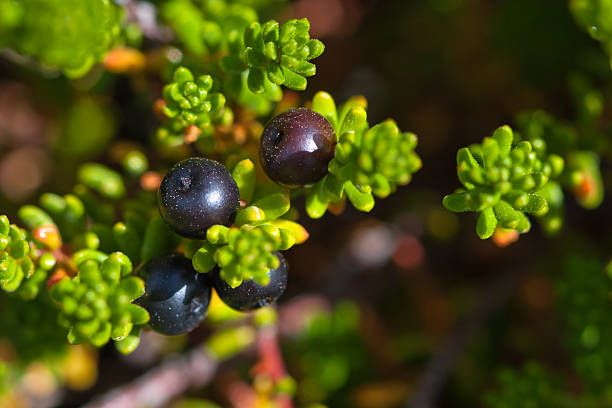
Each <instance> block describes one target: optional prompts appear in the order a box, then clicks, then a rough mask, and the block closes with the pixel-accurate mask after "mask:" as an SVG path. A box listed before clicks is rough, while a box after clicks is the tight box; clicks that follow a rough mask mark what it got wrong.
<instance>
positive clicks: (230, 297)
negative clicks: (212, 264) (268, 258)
mask: <svg viewBox="0 0 612 408" xmlns="http://www.w3.org/2000/svg"><path fill="white" fill-rule="evenodd" d="M274 255H276V257H277V258H278V260H279V261H280V265H279V266H278V268H275V269H271V270H270V271H269V272H268V275H269V276H270V282H269V283H268V285H266V286H261V285H259V284H257V283H256V282H255V281H252V280H245V281H243V282H242V284H240V286H238V287H235V288H232V287H231V286H230V285H228V284H227V283H226V282H225V281H224V280H223V279H221V277H220V276H219V271H218V270H215V271H214V273H213V276H212V282H213V286H214V288H215V290H216V291H217V294H218V295H219V297H220V298H221V300H222V301H223V302H224V303H225V304H226V305H228V306H229V307H231V308H232V309H236V310H240V311H242V312H248V311H250V310H255V309H259V308H260V307H264V306H267V305H269V304H271V303H274V302H276V301H277V300H278V298H279V297H280V296H281V295H282V294H283V292H285V289H286V288H287V271H288V269H289V267H288V265H287V261H285V258H284V257H283V256H282V255H281V254H280V253H278V252H275V253H274Z"/></svg>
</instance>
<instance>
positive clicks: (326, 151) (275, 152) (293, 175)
mask: <svg viewBox="0 0 612 408" xmlns="http://www.w3.org/2000/svg"><path fill="white" fill-rule="evenodd" d="M335 149H336V133H335V132H334V128H333V127H332V126H331V124H330V123H329V122H328V121H327V119H325V118H324V117H323V116H322V115H321V114H319V113H317V112H315V111H313V110H311V109H307V108H297V109H291V110H289V111H287V112H284V113H281V114H280V115H278V116H276V117H275V118H273V119H272V120H271V121H270V122H268V124H267V125H266V127H265V129H264V131H263V134H262V135H261V141H260V146H259V159H260V160H261V165H262V166H263V168H264V171H265V172H266V174H267V175H268V177H270V178H271V179H272V180H274V181H276V182H277V183H280V184H282V185H285V186H287V187H296V186H302V185H305V184H312V183H316V182H317V181H319V180H321V179H322V178H323V177H324V176H325V175H326V174H327V164H328V163H329V161H330V160H331V159H333V158H334V151H335Z"/></svg>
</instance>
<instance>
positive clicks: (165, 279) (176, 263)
mask: <svg viewBox="0 0 612 408" xmlns="http://www.w3.org/2000/svg"><path fill="white" fill-rule="evenodd" d="M138 274H139V275H140V276H142V278H143V279H144V280H145V294H144V295H143V296H141V297H140V298H138V299H137V300H136V302H135V303H137V304H139V305H140V306H142V307H144V308H145V309H146V310H147V311H148V312H149V315H150V316H151V320H150V321H149V324H150V325H151V327H152V328H153V329H154V330H155V331H157V332H160V333H162V334H167V335H176V334H184V333H188V332H190V331H192V330H193V329H195V328H196V326H197V325H199V324H200V322H201V321H202V320H204V318H205V317H206V313H207V312H208V304H209V303H210V295H211V286H210V283H208V280H207V279H206V276H204V275H202V274H200V273H199V272H197V271H196V270H195V269H193V265H192V264H191V261H190V260H189V259H187V258H185V257H184V256H183V255H181V254H178V253H175V254H169V255H163V256H160V257H158V258H154V259H152V260H150V261H149V262H147V263H145V264H144V265H142V266H141V267H140V268H139V270H138Z"/></svg>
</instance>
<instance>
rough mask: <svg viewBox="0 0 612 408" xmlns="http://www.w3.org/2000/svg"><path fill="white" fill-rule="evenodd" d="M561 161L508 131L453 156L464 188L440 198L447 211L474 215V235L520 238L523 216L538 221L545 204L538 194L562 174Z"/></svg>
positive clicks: (524, 222)
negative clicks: (501, 232) (503, 232)
mask: <svg viewBox="0 0 612 408" xmlns="http://www.w3.org/2000/svg"><path fill="white" fill-rule="evenodd" d="M563 167H564V160H563V158H562V157H560V156H558V155H555V154H547V153H546V144H545V142H544V141H543V140H541V139H538V140H533V141H527V140H520V136H518V135H515V134H514V133H513V132H512V129H510V127H508V126H502V127H500V128H498V129H497V130H496V131H495V132H494V133H493V135H492V137H487V138H485V139H484V140H483V142H482V143H481V144H474V145H471V146H469V147H464V148H462V149H460V150H459V151H458V152H457V176H458V178H459V181H461V183H462V184H463V187H464V188H461V189H458V190H457V191H456V192H455V193H453V194H449V195H447V196H446V197H444V200H443V204H444V207H445V208H446V209H448V210H449V211H454V212H465V211H474V212H479V213H480V215H479V217H478V223H477V225H476V232H477V234H478V236H479V237H480V238H481V239H486V238H489V237H491V236H492V235H493V233H494V232H495V229H496V228H497V227H498V226H499V227H501V228H505V229H514V230H517V231H519V232H521V233H524V232H527V231H529V229H530V228H531V223H530V221H529V219H528V218H527V216H526V213H529V214H534V215H536V216H543V215H545V214H546V213H547V212H548V211H549V204H548V201H547V200H546V198H545V196H544V195H542V194H540V191H541V190H542V189H543V188H545V187H546V186H547V184H548V183H549V182H550V180H551V179H554V178H556V177H558V176H559V175H560V174H561V173H562V172H563Z"/></svg>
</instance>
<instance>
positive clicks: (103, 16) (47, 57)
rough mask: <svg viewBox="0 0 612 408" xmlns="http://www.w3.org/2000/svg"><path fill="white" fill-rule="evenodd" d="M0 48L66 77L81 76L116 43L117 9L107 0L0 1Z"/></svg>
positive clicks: (120, 15)
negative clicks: (57, 71)
mask: <svg viewBox="0 0 612 408" xmlns="http://www.w3.org/2000/svg"><path fill="white" fill-rule="evenodd" d="M0 16H1V17H0V34H1V35H0V46H8V47H10V48H12V49H14V50H15V51H17V52H18V53H20V54H23V55H27V56H30V57H33V58H34V59H36V60H37V61H38V62H39V63H40V64H42V65H43V66H46V67H49V68H53V69H61V70H62V71H64V73H66V75H68V76H71V77H78V76H82V75H84V74H85V73H86V72H87V71H89V69H90V68H91V67H92V66H93V65H94V64H95V63H97V62H98V61H99V60H100V59H101V58H102V56H103V55H104V54H105V53H106V52H107V51H108V50H109V49H110V48H111V47H112V46H113V45H114V44H115V43H116V42H117V40H118V38H119V35H120V33H121V19H122V10H121V8H120V7H119V6H117V5H116V4H115V3H114V2H113V1H111V0H91V1H81V0H63V1H59V2H58V1H55V0H29V1H13V0H0Z"/></svg>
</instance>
